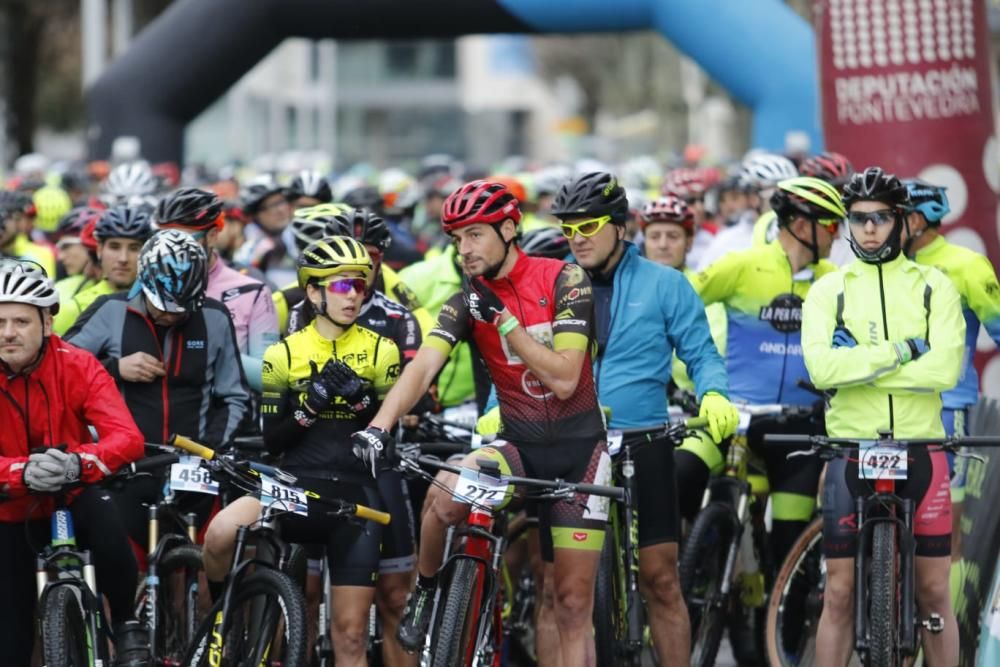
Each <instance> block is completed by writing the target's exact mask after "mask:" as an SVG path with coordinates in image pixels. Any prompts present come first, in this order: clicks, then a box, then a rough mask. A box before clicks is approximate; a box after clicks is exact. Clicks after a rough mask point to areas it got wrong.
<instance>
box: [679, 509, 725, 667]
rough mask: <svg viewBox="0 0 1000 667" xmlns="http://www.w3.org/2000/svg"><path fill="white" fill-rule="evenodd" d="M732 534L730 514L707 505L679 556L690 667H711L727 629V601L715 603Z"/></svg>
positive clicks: (696, 519) (697, 518) (696, 520)
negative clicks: (688, 635) (689, 626)
mask: <svg viewBox="0 0 1000 667" xmlns="http://www.w3.org/2000/svg"><path fill="white" fill-rule="evenodd" d="M733 534H734V530H733V524H732V513H731V511H730V509H729V507H728V506H726V505H723V504H722V503H710V504H709V505H708V506H707V507H705V509H703V510H702V511H701V512H699V513H698V516H697V517H696V518H695V521H694V525H693V526H692V527H691V533H690V534H689V536H688V540H687V542H686V543H685V544H684V549H683V550H682V552H681V558H680V563H679V566H678V570H679V573H680V578H681V592H682V593H683V595H684V602H685V603H686V604H687V607H688V615H689V617H690V619H691V665H692V666H693V667H711V666H712V665H714V664H715V656H716V654H717V653H718V652H719V644H720V643H721V642H722V634H723V632H724V631H725V628H726V622H727V606H728V601H726V600H718V596H719V588H720V586H721V584H722V581H721V577H722V573H723V571H724V570H725V566H726V556H727V554H728V551H729V545H730V541H731V540H732V538H733Z"/></svg>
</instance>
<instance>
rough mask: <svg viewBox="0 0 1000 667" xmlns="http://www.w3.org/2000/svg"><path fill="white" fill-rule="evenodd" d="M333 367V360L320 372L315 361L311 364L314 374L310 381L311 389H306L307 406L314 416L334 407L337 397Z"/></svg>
mask: <svg viewBox="0 0 1000 667" xmlns="http://www.w3.org/2000/svg"><path fill="white" fill-rule="evenodd" d="M333 366H334V364H333V360H330V361H328V362H326V364H325V365H324V366H323V370H322V371H320V370H318V369H317V367H316V362H315V361H310V362H309V368H310V369H312V374H311V377H310V379H309V388H308V389H306V400H305V405H306V407H307V408H309V410H310V411H312V413H313V414H319V413H320V412H323V411H324V410H328V409H329V408H330V406H331V405H333V399H334V396H336V395H337V394H336V391H335V390H334V379H333V373H334V368H333Z"/></svg>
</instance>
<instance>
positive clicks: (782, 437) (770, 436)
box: [764, 433, 812, 445]
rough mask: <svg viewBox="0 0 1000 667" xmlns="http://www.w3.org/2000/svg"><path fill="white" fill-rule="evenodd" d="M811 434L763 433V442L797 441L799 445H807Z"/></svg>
mask: <svg viewBox="0 0 1000 667" xmlns="http://www.w3.org/2000/svg"><path fill="white" fill-rule="evenodd" d="M811 437H812V436H808V435H797V434H794V433H793V434H788V433H766V434H765V435H764V442H775V443H777V442H781V443H793V444H794V443H798V444H801V445H808V444H809V443H810V442H811V440H810V438H811Z"/></svg>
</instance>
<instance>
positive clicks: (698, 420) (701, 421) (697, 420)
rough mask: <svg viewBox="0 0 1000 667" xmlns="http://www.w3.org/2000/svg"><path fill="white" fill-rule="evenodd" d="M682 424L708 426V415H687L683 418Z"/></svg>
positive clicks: (695, 426) (692, 426)
mask: <svg viewBox="0 0 1000 667" xmlns="http://www.w3.org/2000/svg"><path fill="white" fill-rule="evenodd" d="M684 425H685V426H687V427H688V428H702V427H704V426H708V417H689V418H688V419H685V420H684Z"/></svg>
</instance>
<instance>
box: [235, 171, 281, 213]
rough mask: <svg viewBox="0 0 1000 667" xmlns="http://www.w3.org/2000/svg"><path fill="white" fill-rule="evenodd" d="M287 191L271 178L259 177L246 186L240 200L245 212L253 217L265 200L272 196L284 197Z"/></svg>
mask: <svg viewBox="0 0 1000 667" xmlns="http://www.w3.org/2000/svg"><path fill="white" fill-rule="evenodd" d="M284 194H285V189H284V188H282V187H281V186H280V185H278V184H277V183H276V182H275V181H274V179H273V178H272V177H270V176H266V175H265V176H258V177H257V178H255V179H253V180H252V181H250V182H249V183H247V184H246V187H244V188H243V189H242V190H241V191H240V200H241V201H242V202H243V210H244V211H246V212H247V214H248V215H253V214H254V213H256V212H257V210H258V209H259V208H260V205H261V204H263V203H264V200H265V199H267V198H268V197H270V196H271V195H284Z"/></svg>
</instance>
